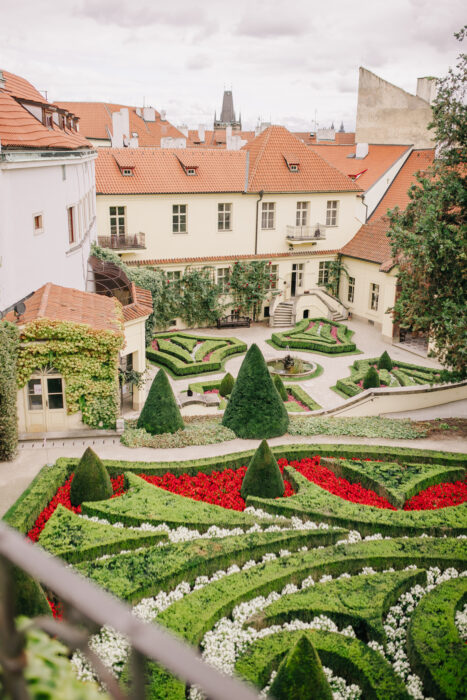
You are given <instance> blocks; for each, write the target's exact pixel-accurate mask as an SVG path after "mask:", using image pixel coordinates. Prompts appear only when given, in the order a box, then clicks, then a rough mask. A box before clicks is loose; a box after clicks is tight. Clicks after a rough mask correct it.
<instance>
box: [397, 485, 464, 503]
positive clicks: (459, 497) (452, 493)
mask: <svg viewBox="0 0 467 700" xmlns="http://www.w3.org/2000/svg"><path fill="white" fill-rule="evenodd" d="M465 501H467V481H455V482H453V483H444V484H437V485H436V486H430V487H429V488H427V489H425V490H424V491H419V493H417V494H416V495H415V496H412V498H411V499H410V500H408V501H406V503H405V504H404V510H437V509H438V508H446V507H447V506H458V505H460V504H461V503H465Z"/></svg>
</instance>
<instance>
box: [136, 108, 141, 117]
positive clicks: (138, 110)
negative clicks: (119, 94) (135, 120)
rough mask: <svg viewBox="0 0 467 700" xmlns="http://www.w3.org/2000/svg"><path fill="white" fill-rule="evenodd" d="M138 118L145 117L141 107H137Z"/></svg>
mask: <svg viewBox="0 0 467 700" xmlns="http://www.w3.org/2000/svg"><path fill="white" fill-rule="evenodd" d="M136 116H137V117H142V116H143V111H142V109H141V107H137V108H136Z"/></svg>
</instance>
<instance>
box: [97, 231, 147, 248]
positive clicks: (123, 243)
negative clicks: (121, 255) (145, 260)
mask: <svg viewBox="0 0 467 700" xmlns="http://www.w3.org/2000/svg"><path fill="white" fill-rule="evenodd" d="M97 243H98V245H100V247H101V248H110V249H111V250H117V251H119V250H120V251H125V252H126V253H129V252H131V251H133V250H145V249H146V235H145V234H144V233H132V234H130V235H124V236H98V237H97Z"/></svg>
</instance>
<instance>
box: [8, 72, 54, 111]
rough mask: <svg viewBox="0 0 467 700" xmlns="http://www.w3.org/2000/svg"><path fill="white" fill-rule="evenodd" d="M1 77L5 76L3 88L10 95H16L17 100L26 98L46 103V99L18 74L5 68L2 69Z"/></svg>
mask: <svg viewBox="0 0 467 700" xmlns="http://www.w3.org/2000/svg"><path fill="white" fill-rule="evenodd" d="M2 73H3V77H4V78H5V86H4V88H3V90H5V92H7V93H8V94H9V95H11V96H12V97H17V98H18V99H19V100H26V101H31V102H43V103H45V104H47V100H46V99H45V97H44V96H43V95H41V93H40V92H39V90H36V88H35V87H34V86H33V85H31V83H30V82H28V81H27V80H25V79H24V78H21V77H20V76H19V75H15V74H14V73H10V72H9V71H7V70H4V71H2Z"/></svg>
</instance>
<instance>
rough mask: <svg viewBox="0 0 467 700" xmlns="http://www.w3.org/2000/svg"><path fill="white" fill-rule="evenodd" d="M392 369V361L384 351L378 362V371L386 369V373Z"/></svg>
mask: <svg viewBox="0 0 467 700" xmlns="http://www.w3.org/2000/svg"><path fill="white" fill-rule="evenodd" d="M392 367H393V364H392V360H391V358H390V357H389V355H388V353H387V352H386V350H385V351H384V352H383V354H382V355H381V357H380V358H379V360H378V369H387V371H388V372H390V371H391V370H392Z"/></svg>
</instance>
